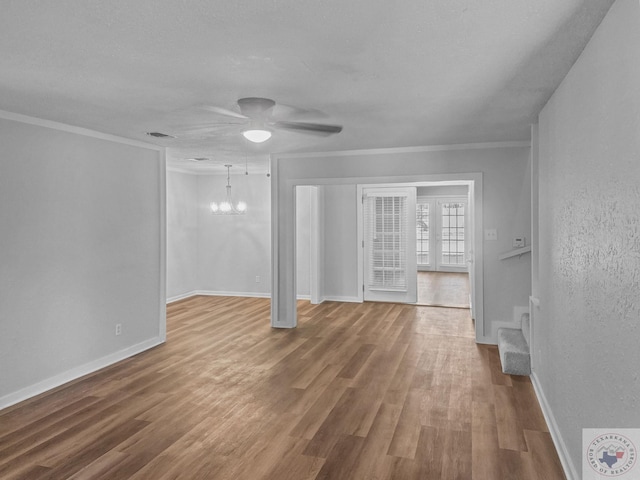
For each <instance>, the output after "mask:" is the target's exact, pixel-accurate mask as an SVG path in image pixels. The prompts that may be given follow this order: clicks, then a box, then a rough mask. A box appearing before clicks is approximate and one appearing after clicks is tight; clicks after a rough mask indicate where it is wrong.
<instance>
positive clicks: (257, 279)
mask: <svg viewBox="0 0 640 480" xmlns="http://www.w3.org/2000/svg"><path fill="white" fill-rule="evenodd" d="M256 283H260V275H256Z"/></svg>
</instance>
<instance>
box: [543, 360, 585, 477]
mask: <svg viewBox="0 0 640 480" xmlns="http://www.w3.org/2000/svg"><path fill="white" fill-rule="evenodd" d="M531 384H532V385H533V390H534V392H535V393H536V397H538V403H539V404H540V408H541V410H542V414H543V415H544V419H545V421H546V422H547V426H548V427H549V433H550V434H551V438H552V439H553V444H554V446H555V447H556V451H557V452H558V457H559V458H560V463H561V464H562V469H563V470H564V475H565V476H566V477H567V480H579V478H580V475H578V471H577V470H576V467H575V465H574V464H573V462H572V461H571V456H570V455H569V451H568V450H567V446H566V444H565V443H564V440H563V439H562V435H561V434H560V429H559V428H558V423H557V422H556V419H555V417H554V416H553V412H552V411H551V407H550V406H549V402H547V397H545V395H544V391H543V390H542V386H541V385H540V381H539V380H538V376H537V375H536V373H535V372H532V373H531Z"/></svg>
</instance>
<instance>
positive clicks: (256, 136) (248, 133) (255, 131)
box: [242, 128, 271, 143]
mask: <svg viewBox="0 0 640 480" xmlns="http://www.w3.org/2000/svg"><path fill="white" fill-rule="evenodd" d="M242 136H244V138H246V139H247V140H249V141H250V142H253V143H262V142H266V141H267V140H269V139H270V138H271V132H270V131H269V130H266V129H264V128H252V129H249V130H245V131H243V132H242Z"/></svg>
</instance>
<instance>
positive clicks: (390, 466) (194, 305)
mask: <svg viewBox="0 0 640 480" xmlns="http://www.w3.org/2000/svg"><path fill="white" fill-rule="evenodd" d="M298 310H299V326H298V328H297V329H291V330H276V329H272V328H270V326H269V300H267V299H256V298H253V299H248V298H229V297H192V298H190V299H186V300H183V301H180V302H176V303H173V304H171V305H169V306H168V319H167V330H168V337H167V343H166V344H164V345H162V346H159V347H156V348H154V349H152V350H149V351H147V352H145V353H142V354H140V355H137V356H135V357H132V358H130V359H128V360H125V361H123V362H120V363H118V364H116V365H113V366H111V367H109V368H106V369H104V370H101V371H99V372H97V373H94V374H92V375H89V376H87V377H85V378H83V379H80V380H78V381H75V382H72V383H71V384H67V385H65V386H63V387H60V388H58V389H56V390H55V391H52V392H49V393H47V394H43V395H41V396H39V397H36V398H33V399H30V400H28V401H26V402H23V403H21V404H18V405H15V406H13V407H10V408H8V409H5V410H4V411H0V478H2V479H4V480H10V479H11V480H15V479H29V480H42V479H74V480H77V479H108V480H115V479H135V480H141V479H149V480H167V479H189V480H195V479H212V480H226V479H233V480H245V479H246V480H255V479H274V480H286V479H291V480H305V479H309V480H310V479H332V480H343V479H345V480H346V479H349V480H350V479H363V480H364V479H366V480H382V479H398V480H405V479H406V480H411V479H416V480H417V479H421V480H425V479H426V480H429V479H479V480H499V479H514V480H527V479H544V480H554V479H562V478H564V476H563V474H562V469H561V466H560V463H559V460H558V457H557V455H556V452H555V450H554V447H553V443H552V440H551V437H550V435H549V433H548V430H547V426H546V425H545V421H544V417H543V415H542V412H541V410H540V407H539V405H538V403H537V401H536V397H535V394H534V391H533V388H532V385H531V382H530V380H529V378H528V377H515V376H508V375H503V374H502V373H501V371H500V361H499V358H498V352H497V349H496V347H493V346H486V345H477V344H476V343H475V342H474V338H473V326H472V321H471V319H470V318H469V312H468V310H463V309H448V308H429V307H419V306H413V305H395V304H384V303H379V304H376V303H364V304H353V303H335V302H326V303H324V304H321V305H311V304H310V303H309V302H306V301H303V302H300V303H299V307H298Z"/></svg>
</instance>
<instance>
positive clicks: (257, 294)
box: [194, 290, 271, 298]
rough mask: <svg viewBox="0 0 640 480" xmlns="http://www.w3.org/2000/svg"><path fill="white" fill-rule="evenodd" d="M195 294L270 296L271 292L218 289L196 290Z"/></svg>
mask: <svg viewBox="0 0 640 480" xmlns="http://www.w3.org/2000/svg"><path fill="white" fill-rule="evenodd" d="M194 295H205V296H208V297H247V298H270V297H271V293H269V292H224V291H217V290H196V291H195V292H194Z"/></svg>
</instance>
